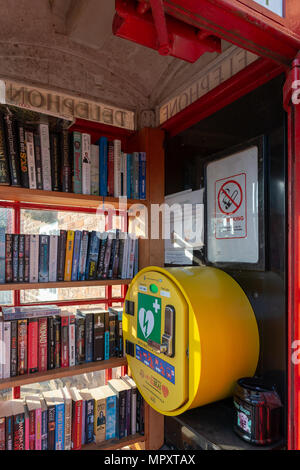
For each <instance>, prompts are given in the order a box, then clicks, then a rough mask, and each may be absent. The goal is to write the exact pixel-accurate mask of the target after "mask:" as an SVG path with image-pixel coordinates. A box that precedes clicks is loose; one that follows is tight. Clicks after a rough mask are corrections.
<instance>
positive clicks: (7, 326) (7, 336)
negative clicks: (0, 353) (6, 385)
mask: <svg viewBox="0 0 300 470" xmlns="http://www.w3.org/2000/svg"><path fill="white" fill-rule="evenodd" d="M3 333H4V335H3V336H4V345H5V356H4V359H5V360H4V364H3V379H8V378H9V377H10V364H11V362H10V353H11V323H10V322H4V332H3Z"/></svg>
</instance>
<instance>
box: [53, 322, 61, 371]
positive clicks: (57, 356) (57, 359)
mask: <svg viewBox="0 0 300 470" xmlns="http://www.w3.org/2000/svg"><path fill="white" fill-rule="evenodd" d="M54 340H55V345H54V367H55V369H59V368H60V363H61V329H60V318H58V317H56V318H54Z"/></svg>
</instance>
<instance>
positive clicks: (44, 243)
mask: <svg viewBox="0 0 300 470" xmlns="http://www.w3.org/2000/svg"><path fill="white" fill-rule="evenodd" d="M39 282H49V235H40V236H39Z"/></svg>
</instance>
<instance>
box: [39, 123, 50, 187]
mask: <svg viewBox="0 0 300 470" xmlns="http://www.w3.org/2000/svg"><path fill="white" fill-rule="evenodd" d="M39 127H40V139H41V157H42V176H43V189H44V190H45V191H51V190H52V181H51V158H50V139H49V125H48V124H40V126H39Z"/></svg>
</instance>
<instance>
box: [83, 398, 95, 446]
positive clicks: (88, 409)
mask: <svg viewBox="0 0 300 470" xmlns="http://www.w3.org/2000/svg"><path fill="white" fill-rule="evenodd" d="M80 395H81V397H82V403H85V420H84V421H85V422H84V427H85V429H84V434H85V439H84V443H85V444H90V443H91V442H93V441H94V414H95V400H94V398H93V396H92V395H91V393H90V392H89V390H88V389H82V390H80Z"/></svg>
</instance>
